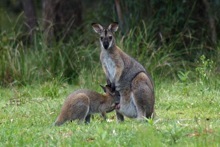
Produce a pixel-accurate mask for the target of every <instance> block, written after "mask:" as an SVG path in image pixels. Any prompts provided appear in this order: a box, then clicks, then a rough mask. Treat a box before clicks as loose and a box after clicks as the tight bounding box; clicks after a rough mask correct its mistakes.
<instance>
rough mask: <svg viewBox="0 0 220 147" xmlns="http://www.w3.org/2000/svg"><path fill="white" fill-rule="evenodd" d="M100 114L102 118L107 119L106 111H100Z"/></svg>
mask: <svg viewBox="0 0 220 147" xmlns="http://www.w3.org/2000/svg"><path fill="white" fill-rule="evenodd" d="M101 116H102V117H103V118H104V120H106V119H107V116H106V112H102V113H101Z"/></svg>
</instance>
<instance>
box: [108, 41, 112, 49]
mask: <svg viewBox="0 0 220 147" xmlns="http://www.w3.org/2000/svg"><path fill="white" fill-rule="evenodd" d="M110 47H112V40H111V41H110V43H109V46H108V49H109V48H110Z"/></svg>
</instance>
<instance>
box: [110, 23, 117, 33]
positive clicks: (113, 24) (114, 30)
mask: <svg viewBox="0 0 220 147" xmlns="http://www.w3.org/2000/svg"><path fill="white" fill-rule="evenodd" d="M108 30H110V31H112V32H116V31H117V30H118V23H117V22H113V23H111V24H110V25H109V26H108Z"/></svg>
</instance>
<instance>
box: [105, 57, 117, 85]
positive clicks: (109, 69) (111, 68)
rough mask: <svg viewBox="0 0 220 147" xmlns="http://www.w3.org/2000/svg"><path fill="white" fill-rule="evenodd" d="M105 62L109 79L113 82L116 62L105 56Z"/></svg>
mask: <svg viewBox="0 0 220 147" xmlns="http://www.w3.org/2000/svg"><path fill="white" fill-rule="evenodd" d="M103 64H104V67H105V69H106V72H107V74H108V75H107V76H108V78H109V80H110V81H111V82H115V81H114V79H115V76H116V66H115V62H114V61H113V60H112V59H111V58H109V57H108V58H105V59H104V60H103Z"/></svg>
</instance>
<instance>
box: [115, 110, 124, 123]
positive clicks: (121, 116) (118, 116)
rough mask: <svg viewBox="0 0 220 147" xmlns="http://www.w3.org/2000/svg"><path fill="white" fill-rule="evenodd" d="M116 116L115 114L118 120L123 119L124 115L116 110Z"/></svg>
mask: <svg viewBox="0 0 220 147" xmlns="http://www.w3.org/2000/svg"><path fill="white" fill-rule="evenodd" d="M116 116H117V121H118V122H122V121H124V116H123V115H122V114H121V113H119V112H117V111H116Z"/></svg>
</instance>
